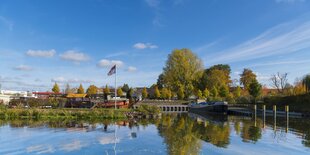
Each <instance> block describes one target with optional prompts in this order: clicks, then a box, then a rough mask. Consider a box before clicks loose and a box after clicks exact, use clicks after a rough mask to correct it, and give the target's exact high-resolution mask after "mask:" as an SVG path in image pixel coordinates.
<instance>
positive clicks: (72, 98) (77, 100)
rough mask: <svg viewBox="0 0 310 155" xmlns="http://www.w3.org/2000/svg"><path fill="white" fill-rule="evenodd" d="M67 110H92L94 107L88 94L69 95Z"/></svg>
mask: <svg viewBox="0 0 310 155" xmlns="http://www.w3.org/2000/svg"><path fill="white" fill-rule="evenodd" d="M66 98H67V103H66V105H65V107H67V108H90V107H92V103H91V99H90V98H89V97H87V94H72V93H70V94H67V96H66Z"/></svg>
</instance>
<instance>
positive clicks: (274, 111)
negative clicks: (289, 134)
mask: <svg viewBox="0 0 310 155" xmlns="http://www.w3.org/2000/svg"><path fill="white" fill-rule="evenodd" d="M273 116H274V125H273V129H274V130H276V129H277V106H276V105H273Z"/></svg>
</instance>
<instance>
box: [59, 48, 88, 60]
mask: <svg viewBox="0 0 310 155" xmlns="http://www.w3.org/2000/svg"><path fill="white" fill-rule="evenodd" d="M60 58H61V59H63V60H68V61H73V62H75V63H79V62H82V61H88V60H89V59H90V58H89V56H88V55H86V54H84V53H82V52H78V51H75V50H69V51H66V52H64V53H63V54H60Z"/></svg>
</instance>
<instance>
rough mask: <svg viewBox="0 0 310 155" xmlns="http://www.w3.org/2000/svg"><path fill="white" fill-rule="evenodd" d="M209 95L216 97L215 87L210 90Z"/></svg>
mask: <svg viewBox="0 0 310 155" xmlns="http://www.w3.org/2000/svg"><path fill="white" fill-rule="evenodd" d="M211 95H212V97H217V96H218V91H217V89H216V87H215V86H214V87H213V88H212V89H211Z"/></svg>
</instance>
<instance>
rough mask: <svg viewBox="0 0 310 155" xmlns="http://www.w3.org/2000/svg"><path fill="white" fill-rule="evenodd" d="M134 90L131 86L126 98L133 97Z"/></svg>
mask: <svg viewBox="0 0 310 155" xmlns="http://www.w3.org/2000/svg"><path fill="white" fill-rule="evenodd" d="M133 93H134V91H133V89H132V88H129V90H128V91H127V93H126V98H128V99H131V98H132V95H133Z"/></svg>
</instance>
